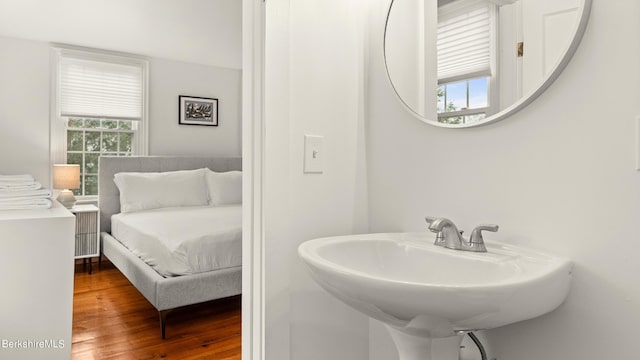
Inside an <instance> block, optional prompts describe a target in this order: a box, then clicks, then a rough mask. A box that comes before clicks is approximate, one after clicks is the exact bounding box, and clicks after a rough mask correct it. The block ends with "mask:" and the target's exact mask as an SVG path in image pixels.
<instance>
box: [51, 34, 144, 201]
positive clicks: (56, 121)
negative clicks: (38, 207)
mask: <svg viewBox="0 0 640 360" xmlns="http://www.w3.org/2000/svg"><path fill="white" fill-rule="evenodd" d="M50 55H51V56H50V61H51V64H50V66H51V82H50V84H51V91H50V93H51V101H50V134H51V135H50V143H49V151H50V162H51V163H50V166H52V165H53V164H66V163H67V131H69V128H68V125H67V124H68V119H69V118H68V117H63V116H61V114H60V91H59V84H60V59H62V58H63V57H78V58H82V59H89V60H93V61H100V62H115V63H120V64H122V63H126V64H131V65H135V66H140V67H141V69H142V110H141V117H140V119H139V120H134V121H138V126H137V130H133V133H134V135H133V137H134V138H133V140H132V149H131V150H132V154H133V155H148V154H149V145H148V143H149V116H148V114H149V99H148V96H149V61H148V60H147V59H145V58H143V57H140V56H136V55H131V54H122V53H114V52H108V51H102V50H96V49H87V48H81V47H73V46H67V45H59V44H54V46H52V48H51V52H50ZM85 118H88V117H85ZM127 120H129V119H127ZM85 130H86V129H85ZM98 131H99V130H98ZM83 152H84V149H83ZM76 198H77V199H78V201H80V202H93V201H97V199H98V195H79V196H76Z"/></svg>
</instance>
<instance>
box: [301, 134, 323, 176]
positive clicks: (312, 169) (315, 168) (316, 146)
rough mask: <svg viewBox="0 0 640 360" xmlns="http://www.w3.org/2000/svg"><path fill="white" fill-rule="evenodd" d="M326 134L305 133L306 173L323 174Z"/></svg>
mask: <svg viewBox="0 0 640 360" xmlns="http://www.w3.org/2000/svg"><path fill="white" fill-rule="evenodd" d="M323 141H324V136H318V135H305V136H304V173H305V174H321V173H322V171H323V166H324V164H323V159H324V150H323V146H322V145H323Z"/></svg>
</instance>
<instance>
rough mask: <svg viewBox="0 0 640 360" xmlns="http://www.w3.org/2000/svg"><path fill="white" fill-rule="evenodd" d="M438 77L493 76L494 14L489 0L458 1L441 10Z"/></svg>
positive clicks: (438, 35) (438, 41) (438, 36)
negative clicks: (492, 15) (492, 20)
mask: <svg viewBox="0 0 640 360" xmlns="http://www.w3.org/2000/svg"><path fill="white" fill-rule="evenodd" d="M437 49H438V79H439V80H444V79H449V80H456V79H461V78H464V77H465V76H468V75H473V76H489V75H491V13H490V6H489V4H488V3H487V2H486V1H473V0H472V1H464V0H462V1H456V2H454V3H452V4H450V5H447V6H443V7H441V8H440V9H439V11H438V33H437Z"/></svg>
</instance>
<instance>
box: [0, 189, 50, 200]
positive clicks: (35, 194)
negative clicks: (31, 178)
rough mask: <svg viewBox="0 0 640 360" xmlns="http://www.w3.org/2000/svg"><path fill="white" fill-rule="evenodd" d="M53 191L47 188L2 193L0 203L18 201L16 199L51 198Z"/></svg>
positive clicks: (0, 193) (0, 192)
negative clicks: (9, 200) (7, 200)
mask: <svg viewBox="0 0 640 360" xmlns="http://www.w3.org/2000/svg"><path fill="white" fill-rule="evenodd" d="M52 196H53V191H51V190H50V189H46V188H41V189H36V190H20V191H17V190H16V191H0V201H2V200H4V199H16V198H30V199H33V198H51V197H52Z"/></svg>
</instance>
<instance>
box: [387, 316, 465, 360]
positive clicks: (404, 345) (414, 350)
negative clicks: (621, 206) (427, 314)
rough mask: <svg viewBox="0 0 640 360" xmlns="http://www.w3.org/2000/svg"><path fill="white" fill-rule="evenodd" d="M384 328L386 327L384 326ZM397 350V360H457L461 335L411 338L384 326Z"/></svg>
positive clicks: (411, 336)
mask: <svg viewBox="0 0 640 360" xmlns="http://www.w3.org/2000/svg"><path fill="white" fill-rule="evenodd" d="M385 326H386V325H385ZM386 328H387V330H388V331H389V333H390V334H391V337H392V338H393V342H394V343H395V344H396V348H397V349H398V355H399V360H459V359H460V344H461V343H462V337H463V335H457V336H452V337H447V338H435V339H432V338H428V337H420V336H413V335H409V334H407V333H404V332H402V331H399V330H396V329H394V328H392V327H390V326H386Z"/></svg>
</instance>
